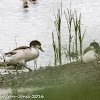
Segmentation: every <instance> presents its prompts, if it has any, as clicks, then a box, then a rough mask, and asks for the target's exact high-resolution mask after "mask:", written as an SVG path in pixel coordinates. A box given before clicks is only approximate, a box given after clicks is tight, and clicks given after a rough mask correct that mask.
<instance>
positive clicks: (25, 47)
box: [13, 46, 29, 51]
mask: <svg viewBox="0 0 100 100" xmlns="http://www.w3.org/2000/svg"><path fill="white" fill-rule="evenodd" d="M27 48H29V47H28V46H20V47H18V48H16V49H14V50H13V51H15V50H21V49H27Z"/></svg>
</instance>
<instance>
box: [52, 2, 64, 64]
mask: <svg viewBox="0 0 100 100" xmlns="http://www.w3.org/2000/svg"><path fill="white" fill-rule="evenodd" d="M61 17H62V3H61V8H60V9H58V13H57V16H55V21H54V24H55V28H56V36H57V44H58V46H57V44H56V43H55V39H54V32H52V40H53V49H54V55H55V65H56V64H57V61H58V62H59V64H60V65H61V63H62V57H61Z"/></svg>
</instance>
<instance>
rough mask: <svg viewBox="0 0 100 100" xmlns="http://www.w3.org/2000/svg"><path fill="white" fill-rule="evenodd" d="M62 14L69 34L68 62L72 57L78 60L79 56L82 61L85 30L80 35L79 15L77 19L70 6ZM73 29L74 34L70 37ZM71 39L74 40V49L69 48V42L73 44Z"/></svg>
mask: <svg viewBox="0 0 100 100" xmlns="http://www.w3.org/2000/svg"><path fill="white" fill-rule="evenodd" d="M64 14H65V17H66V21H67V26H68V31H69V33H68V34H69V60H70V62H71V58H72V59H73V57H75V59H76V60H78V58H79V56H80V59H81V61H82V43H83V39H84V35H85V31H86V30H85V31H84V33H83V34H82V32H81V26H82V25H81V13H80V15H79V17H78V15H77V11H76V10H74V12H72V10H71V6H70V9H67V11H64ZM73 28H74V32H73V35H74V36H72V32H71V31H72V29H73ZM72 37H73V38H74V39H75V48H72V47H71V42H73V41H72ZM78 42H79V44H80V45H79V48H80V49H79V51H78ZM71 49H72V52H71ZM74 49H75V50H74ZM79 52H80V53H79ZM78 53H79V54H78Z"/></svg>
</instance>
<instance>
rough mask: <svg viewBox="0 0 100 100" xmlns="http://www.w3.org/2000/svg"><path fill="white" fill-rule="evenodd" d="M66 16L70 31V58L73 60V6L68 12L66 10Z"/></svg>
mask: <svg viewBox="0 0 100 100" xmlns="http://www.w3.org/2000/svg"><path fill="white" fill-rule="evenodd" d="M64 13H65V17H66V21H67V26H68V32H69V60H70V62H71V42H72V32H71V31H72V19H73V13H72V10H71V6H70V9H67V12H65V11H64Z"/></svg>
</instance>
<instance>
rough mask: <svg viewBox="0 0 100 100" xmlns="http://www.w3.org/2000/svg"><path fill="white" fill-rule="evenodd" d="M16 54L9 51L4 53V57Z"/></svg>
mask: <svg viewBox="0 0 100 100" xmlns="http://www.w3.org/2000/svg"><path fill="white" fill-rule="evenodd" d="M16 53H17V52H14V51H11V52H7V53H5V55H6V56H8V57H11V56H12V55H15V54H16Z"/></svg>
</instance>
